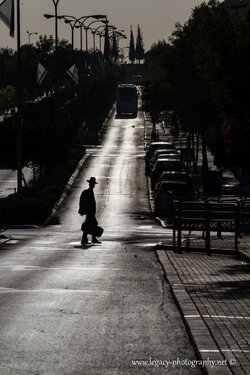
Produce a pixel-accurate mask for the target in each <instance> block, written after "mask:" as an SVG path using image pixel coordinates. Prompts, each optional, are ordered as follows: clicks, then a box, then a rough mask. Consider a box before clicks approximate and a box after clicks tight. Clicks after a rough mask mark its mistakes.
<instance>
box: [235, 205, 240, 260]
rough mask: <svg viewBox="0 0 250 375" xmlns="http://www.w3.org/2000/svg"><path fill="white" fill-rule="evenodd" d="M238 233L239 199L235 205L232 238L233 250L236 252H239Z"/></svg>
mask: <svg viewBox="0 0 250 375" xmlns="http://www.w3.org/2000/svg"><path fill="white" fill-rule="evenodd" d="M239 235H240V201H238V202H237V205H236V207H235V238H234V241H235V242H234V243H235V251H236V254H237V255H238V254H239V249H238V237H239Z"/></svg>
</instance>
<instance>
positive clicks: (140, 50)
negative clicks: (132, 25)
mask: <svg viewBox="0 0 250 375" xmlns="http://www.w3.org/2000/svg"><path fill="white" fill-rule="evenodd" d="M144 54H145V52H144V46H143V36H142V32H141V28H140V26H139V25H138V27H137V37H136V48H135V58H136V60H138V61H139V64H140V62H141V60H143V59H144Z"/></svg>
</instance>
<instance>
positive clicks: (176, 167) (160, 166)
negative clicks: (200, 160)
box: [151, 159, 183, 189]
mask: <svg viewBox="0 0 250 375" xmlns="http://www.w3.org/2000/svg"><path fill="white" fill-rule="evenodd" d="M182 170H183V164H182V162H181V161H180V160H178V159H159V160H158V161H157V162H156V164H155V166H154V168H153V170H152V173H151V186H152V189H154V187H155V185H156V182H157V180H158V178H159V177H160V175H161V174H162V172H165V171H182Z"/></svg>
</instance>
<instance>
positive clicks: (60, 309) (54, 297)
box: [0, 118, 200, 375]
mask: <svg viewBox="0 0 250 375" xmlns="http://www.w3.org/2000/svg"><path fill="white" fill-rule="evenodd" d="M143 133H144V131H143V122H142V119H141V118H137V119H116V118H112V119H111V120H110V121H109V123H108V124H107V126H106V128H105V129H104V134H103V137H104V138H103V142H102V145H101V146H100V147H97V148H96V149H92V150H90V156H89V158H88V159H87V161H86V163H85V164H84V167H83V169H82V171H81V172H80V173H79V175H78V177H77V179H76V181H75V184H74V185H73V188H72V191H71V193H70V194H69V196H68V197H67V199H66V200H65V201H64V202H63V204H62V205H61V207H60V209H59V210H58V211H57V213H56V216H55V217H54V218H53V219H52V220H51V222H50V225H48V226H47V227H45V228H43V229H29V230H20V229H19V230H9V231H8V232H7V233H6V234H8V235H11V236H12V237H13V239H12V240H10V241H9V242H7V243H5V244H4V245H3V246H2V247H1V253H0V258H1V262H0V271H1V272H0V316H1V319H0V333H1V335H0V374H11V375H13V374H29V375H31V374H39V375H40V374H46V375H54V374H58V375H59V374H60V375H64V374H65V375H66V374H67V375H68V374H74V375H75V374H77V375H78V374H79V375H80V374H81V375H85V374H86V375H91V374H93V375H98V374H104V375H106V374H107V375H108V374H109V375H110V374H119V375H120V374H122V375H123V374H124V375H127V374H161V373H167V374H189V373H192V374H195V375H196V374H200V370H199V369H198V367H195V368H191V367H190V366H187V365H182V366H181V365H180V364H179V365H177V364H174V363H172V362H171V361H177V360H178V359H179V361H180V360H182V361H184V360H193V359H195V354H194V350H193V348H192V345H191V343H190V341H189V338H188V336H187V333H186V330H185V327H184V325H183V323H182V320H181V317H180V315H179V312H178V309H177V307H176V306H175V303H174V302H173V300H172V296H171V294H170V291H169V288H168V285H167V284H166V282H165V279H164V275H163V272H162V269H161V267H160V265H159V262H158V259H157V257H156V253H155V251H154V246H155V244H156V243H157V242H159V241H161V240H162V239H163V238H165V236H167V235H171V234H170V233H167V231H166V230H165V229H164V228H162V227H161V226H159V225H158V224H157V223H156V222H155V220H154V218H153V216H152V215H151V213H150V208H149V200H148V189H147V183H146V178H145V175H144V159H143V157H144V153H145V151H144V142H143ZM91 176H95V177H96V178H97V181H98V185H96V187H95V196H96V201H97V219H98V221H99V224H100V225H101V226H102V227H104V230H105V232H104V235H103V238H102V244H101V245H96V246H89V247H84V248H82V247H81V246H80V240H81V232H80V226H81V223H82V220H83V219H82V218H81V217H80V216H79V215H78V214H77V211H78V201H79V196H80V194H81V191H82V190H83V189H85V188H87V187H88V183H87V182H86V180H87V179H89V178H90V177H91ZM138 361H139V362H138ZM163 361H164V362H163ZM167 361H169V362H167Z"/></svg>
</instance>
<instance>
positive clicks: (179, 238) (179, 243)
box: [177, 201, 182, 252]
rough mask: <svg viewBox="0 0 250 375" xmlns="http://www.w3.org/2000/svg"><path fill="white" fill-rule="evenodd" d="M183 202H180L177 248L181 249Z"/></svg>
mask: <svg viewBox="0 0 250 375" xmlns="http://www.w3.org/2000/svg"><path fill="white" fill-rule="evenodd" d="M181 224H182V222H181V202H180V201H179V202H178V233H177V248H178V251H179V252H180V251H181Z"/></svg>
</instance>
